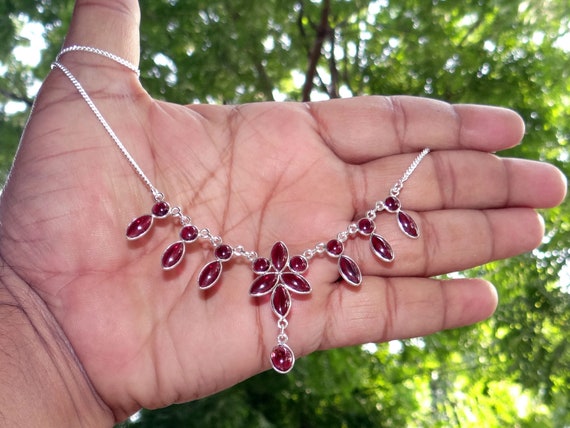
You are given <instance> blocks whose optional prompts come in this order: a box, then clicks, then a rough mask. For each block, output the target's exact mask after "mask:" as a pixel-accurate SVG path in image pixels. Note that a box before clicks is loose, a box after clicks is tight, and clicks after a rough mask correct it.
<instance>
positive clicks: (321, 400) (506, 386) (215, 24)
mask: <svg viewBox="0 0 570 428" xmlns="http://www.w3.org/2000/svg"><path fill="white" fill-rule="evenodd" d="M141 8H142V28H141V37H142V40H141V45H142V52H141V55H142V57H141V72H142V74H141V80H142V83H143V85H144V87H145V88H146V89H147V90H148V91H149V92H150V93H151V94H152V95H153V96H154V97H157V98H161V99H166V100H169V101H173V102H178V103H184V104H189V103H220V104H221V103H243V102H256V101H268V100H274V101H302V100H305V101H306V100H323V99H329V98H337V97H351V96H357V95H366V94H386V95H392V94H409V95H417V96H422V97H429V98H437V99H441V100H444V101H447V102H451V103H481V104H494V105H500V106H505V107H509V108H512V109H514V110H516V111H518V112H519V113H520V114H521V115H522V116H523V118H524V120H525V122H526V129H527V130H526V136H525V139H524V144H523V145H521V146H519V147H517V148H515V149H512V150H509V151H507V152H504V153H500V155H501V156H517V157H524V158H529V159H539V160H543V161H548V162H551V163H553V164H555V165H557V166H558V167H559V168H561V169H562V170H563V171H564V172H565V174H566V175H567V176H568V172H569V170H570V164H569V151H568V150H569V147H568V143H569V139H570V112H569V108H570V58H569V56H570V3H569V2H568V1H567V0H528V1H519V0H462V1H461V2H458V1H451V0H449V1H445V0H399V1H396V0H394V1H390V0H379V1H364V0H296V1H293V0H263V1H251V0H207V1H204V0H145V1H144V2H141ZM72 9H73V1H70V0H35V1H34V0H3V1H2V2H0V40H2V43H0V184H1V183H3V182H5V180H6V179H7V177H8V173H9V169H10V164H11V161H12V158H13V156H14V154H15V152H16V149H17V145H18V140H19V137H20V134H21V132H22V129H23V127H24V125H25V121H26V118H27V116H28V114H29V110H30V107H31V105H32V103H33V99H34V95H35V93H36V92H37V90H38V88H39V86H40V84H41V81H42V79H43V78H44V77H45V76H46V74H47V73H48V72H49V64H50V62H51V61H52V60H53V58H54V57H55V55H56V54H57V52H58V50H59V48H60V46H61V43H62V41H63V37H64V35H65V33H66V29H67V25H68V23H69V21H70V16H71V13H72ZM379 138H381V136H379ZM542 214H543V215H544V218H545V222H546V230H547V232H546V236H545V237H544V241H543V245H542V246H541V247H540V248H539V249H538V250H535V251H533V252H532V253H530V254H525V255H523V256H520V257H517V258H514V259H510V260H506V261H499V262H495V263H492V264H489V265H486V266H482V267H480V268H477V269H473V270H471V271H467V272H457V273H454V274H453V276H456V277H457V276H483V277H485V278H487V279H489V280H491V281H492V282H493V283H494V284H495V285H496V286H497V288H498V292H499V297H500V306H499V309H498V310H497V312H496V314H495V315H494V316H493V317H492V318H491V319H489V320H488V321H486V322H484V323H481V324H478V325H475V326H472V327H468V328H462V329H458V330H453V331H448V332H443V333H439V334H435V335H432V336H429V337H423V338H416V339H410V340H404V341H393V342H389V343H384V344H367V345H365V346H360V347H354V348H346V349H339V350H333V351H328V352H322V353H316V354H314V355H311V356H309V357H306V358H303V359H301V360H299V361H298V362H297V364H296V366H295V370H294V371H293V372H292V373H291V374H288V375H286V376H283V375H279V374H275V373H273V372H267V373H263V374H261V375H259V376H257V377H254V378H252V379H250V380H248V381H246V382H244V383H242V384H240V385H237V386H235V387H234V388H231V389H229V390H227V391H224V392H222V393H220V394H217V395H215V396H212V397H209V398H206V399H202V400H198V401H195V402H192V403H188V404H182V405H175V406H171V407H169V408H166V409H161V410H154V411H149V410H142V411H141V412H139V413H137V414H136V415H133V417H132V418H131V419H130V420H129V421H127V422H125V423H124V424H122V425H121V426H123V427H137V428H139V427H194V426H196V427H198V426H199V427H216V428H218V427H220V428H225V427H228V428H241V427H248V428H251V427H268V428H272V427H299V428H305V427H450V426H451V427H455V426H457V427H533V428H536V427H570V410H569V408H570V344H569V341H568V336H569V333H568V331H569V330H570V264H569V259H568V252H569V248H570V208H569V205H568V202H565V203H564V204H563V205H562V206H561V207H559V208H556V209H553V210H548V211H544V212H543V213H542Z"/></svg>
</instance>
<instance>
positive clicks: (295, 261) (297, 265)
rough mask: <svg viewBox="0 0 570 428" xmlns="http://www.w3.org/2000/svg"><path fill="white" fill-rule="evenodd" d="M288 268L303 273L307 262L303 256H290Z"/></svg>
mask: <svg viewBox="0 0 570 428" xmlns="http://www.w3.org/2000/svg"><path fill="white" fill-rule="evenodd" d="M289 268H291V270H292V271H294V272H298V273H303V272H305V271H306V270H307V269H308V268H309V262H308V261H307V259H306V258H305V257H303V256H295V257H291V260H289Z"/></svg>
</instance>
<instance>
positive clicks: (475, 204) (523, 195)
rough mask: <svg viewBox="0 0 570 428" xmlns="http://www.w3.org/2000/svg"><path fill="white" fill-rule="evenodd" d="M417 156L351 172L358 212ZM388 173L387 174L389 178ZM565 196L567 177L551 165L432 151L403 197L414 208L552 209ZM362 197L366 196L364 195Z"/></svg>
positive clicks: (382, 193) (385, 191)
mask: <svg viewBox="0 0 570 428" xmlns="http://www.w3.org/2000/svg"><path fill="white" fill-rule="evenodd" d="M412 160H413V155H401V156H397V157H390V158H384V159H380V160H377V161H373V162H369V163H367V164H366V165H362V166H358V167H356V166H355V167H354V168H352V170H351V174H352V177H353V178H352V180H351V181H352V183H354V186H355V189H364V190H365V191H364V192H362V191H356V190H355V191H354V194H355V195H359V197H360V199H356V200H355V202H356V204H357V206H356V207H355V209H356V211H358V212H360V213H362V212H364V211H367V210H369V209H370V208H372V207H373V206H374V204H375V201H377V200H378V198H383V197H385V196H388V193H389V189H390V187H391V186H392V185H393V183H395V182H396V181H397V180H398V179H399V178H400V176H401V175H402V172H403V171H405V170H406V168H407V167H408V165H409V164H410V162H411V161H412ZM387 177H388V178H387ZM565 194H566V180H565V178H564V175H562V174H561V172H560V171H559V170H558V169H557V168H555V167H553V166H552V165H549V164H545V163H542V162H535V161H528V160H521V159H505V158H499V157H497V156H494V155H491V154H488V153H483V152H476V151H456V150H454V151H440V152H432V153H430V154H429V155H428V157H427V158H426V159H424V160H423V161H422V163H421V164H420V166H419V167H418V168H417V169H416V170H415V171H414V173H413V175H412V176H411V177H410V179H409V180H408V181H407V182H406V183H405V185H404V188H403V190H402V192H401V195H400V196H399V198H400V200H401V201H402V204H403V206H404V207H405V208H406V209H409V210H416V211H426V210H438V209H447V208H451V209H457V208H473V209H488V208H500V207H530V208H550V207H553V206H556V205H558V204H559V203H560V202H561V201H562V200H563V199H564V196H565ZM360 195H361V196H360Z"/></svg>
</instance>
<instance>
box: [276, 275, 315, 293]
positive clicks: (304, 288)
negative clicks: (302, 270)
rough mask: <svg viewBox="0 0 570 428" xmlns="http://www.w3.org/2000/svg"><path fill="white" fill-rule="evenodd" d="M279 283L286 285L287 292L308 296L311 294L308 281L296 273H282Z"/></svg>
mask: <svg viewBox="0 0 570 428" xmlns="http://www.w3.org/2000/svg"><path fill="white" fill-rule="evenodd" d="M281 281H283V284H284V285H286V286H287V287H288V288H289V290H291V291H294V292H295V293H299V294H308V293H310V292H311V285H310V284H309V281H307V280H306V279H305V278H303V277H302V276H301V275H299V274H297V273H292V272H285V273H282V274H281Z"/></svg>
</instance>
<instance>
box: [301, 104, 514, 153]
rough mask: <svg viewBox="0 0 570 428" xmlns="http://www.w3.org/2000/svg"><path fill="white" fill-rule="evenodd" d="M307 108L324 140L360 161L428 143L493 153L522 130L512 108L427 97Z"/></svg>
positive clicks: (340, 151)
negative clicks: (444, 100) (448, 102)
mask: <svg viewBox="0 0 570 428" xmlns="http://www.w3.org/2000/svg"><path fill="white" fill-rule="evenodd" d="M309 107H310V108H309V111H310V112H311V114H312V116H313V118H314V120H315V122H316V124H317V132H318V133H319V135H320V136H321V138H322V139H323V140H324V141H325V142H326V144H327V145H328V146H329V147H330V148H331V149H332V150H333V151H334V152H335V153H336V154H337V156H339V157H340V158H341V159H343V160H344V161H346V162H350V163H356V164H360V163H363V162H368V161H370V160H373V159H377V158H380V157H383V156H388V155H393V154H397V153H405V152H417V151H419V150H421V149H422V148H424V147H430V148H432V149H435V150H438V149H439V150H448V149H460V148H463V149H474V150H480V151H486V152H495V151H499V150H502V149H505V148H508V147H512V146H514V145H516V144H518V143H519V142H520V140H521V138H522V135H523V132H524V124H523V122H522V119H521V118H520V117H519V116H518V115H517V114H516V113H514V112H512V111H510V110H506V109H503V108H497V107H486V106H475V105H450V104H447V103H444V102H441V101H435V100H429V99H425V98H415V97H404V96H398V97H361V98H352V99H343V100H333V101H329V102H321V103H312V104H310V105H309Z"/></svg>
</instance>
